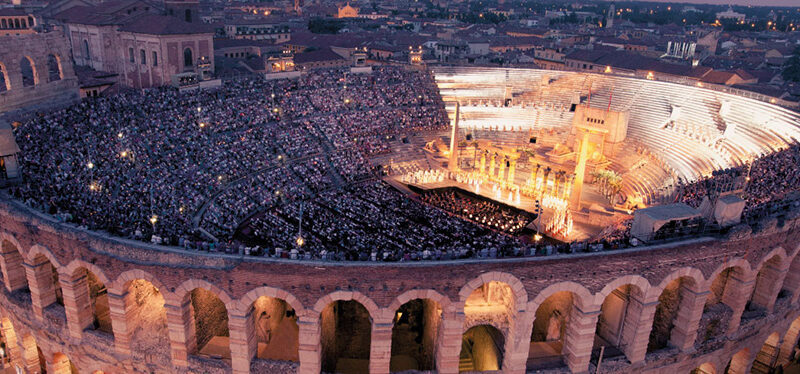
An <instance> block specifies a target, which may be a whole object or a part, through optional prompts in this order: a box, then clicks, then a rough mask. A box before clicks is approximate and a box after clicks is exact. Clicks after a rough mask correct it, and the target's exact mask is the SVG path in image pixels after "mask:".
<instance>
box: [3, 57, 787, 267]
mask: <svg viewBox="0 0 800 374" xmlns="http://www.w3.org/2000/svg"><path fill="white" fill-rule="evenodd" d="M447 126H448V119H447V114H446V111H445V109H444V104H443V103H442V101H441V98H440V96H439V94H438V89H437V87H436V85H435V83H434V81H433V77H432V76H431V75H430V74H429V73H425V72H417V71H413V72H412V71H407V70H405V69H403V68H399V67H380V68H376V69H375V70H374V71H373V72H372V73H368V74H350V73H349V72H348V70H344V69H327V70H314V71H310V72H307V73H305V74H304V75H303V76H302V77H301V78H300V79H298V80H277V81H265V80H263V79H260V78H243V79H238V80H234V81H229V82H226V83H225V84H224V85H223V86H222V87H220V88H218V89H213V90H207V91H194V92H191V93H181V92H179V91H178V90H176V89H173V88H166V87H165V88H155V89H149V90H145V91H133V90H131V91H125V92H121V93H119V94H117V95H114V96H112V97H100V98H90V99H87V100H84V101H82V102H81V103H79V104H76V105H74V106H71V107H68V108H65V109H61V110H57V111H54V112H50V113H46V114H39V115H37V116H35V117H34V118H32V119H31V120H29V121H27V122H26V123H24V124H22V125H20V126H18V127H17V128H15V130H14V131H15V135H16V138H17V142H18V144H19V146H20V149H21V156H20V159H19V161H20V164H21V170H22V175H23V178H22V182H21V183H20V184H19V185H17V186H15V187H12V188H11V194H12V195H14V196H15V197H17V198H19V199H20V200H21V201H23V202H24V203H26V204H28V205H29V206H32V207H34V208H37V209H39V210H41V211H43V212H45V213H48V214H50V215H53V216H54V217H57V218H59V219H61V220H63V221H66V222H71V223H75V224H77V225H79V226H81V227H84V228H88V229H92V230H101V231H107V232H109V233H111V234H113V235H118V236H123V237H128V238H132V239H138V240H144V241H151V242H154V243H159V244H167V245H177V246H181V247H184V248H187V249H193V250H211V251H224V252H229V253H239V254H247V255H254V256H268V257H284V258H297V259H318V260H320V259H321V260H361V261H413V260H433V259H460V258H486V257H492V258H494V257H508V256H525V255H532V254H535V253H547V254H549V253H553V252H573V251H576V250H602V249H614V248H621V247H626V246H631V245H637V244H638V243H637V242H636V240H635V239H631V238H630V221H626V222H621V223H620V224H618V225H615V226H614V227H613V228H610V229H608V230H604V231H603V233H601V234H600V235H598V236H597V237H596V238H594V239H593V240H591V241H589V242H582V243H561V244H553V243H551V242H547V241H542V242H532V241H528V240H524V239H520V238H518V237H515V236H513V235H511V234H517V233H519V232H520V231H521V230H522V229H523V228H524V227H525V226H527V224H528V223H530V221H531V217H530V216H528V215H526V214H522V213H518V212H516V211H513V210H510V209H508V208H505V207H503V206H501V205H499V204H496V203H493V202H487V201H483V200H479V199H476V198H470V197H467V196H464V195H462V194H457V193H455V192H453V191H439V192H431V193H426V194H422V195H420V198H419V200H417V199H413V198H410V197H408V196H406V195H404V194H402V193H400V192H399V191H397V190H395V189H394V188H392V187H391V186H389V185H388V184H387V183H385V182H382V181H379V180H377V178H376V177H378V176H379V175H380V170H381V169H380V168H379V167H374V166H372V165H370V163H369V158H370V157H371V156H375V155H378V154H381V153H385V152H388V151H389V149H390V147H391V146H392V142H400V141H401V140H400V139H402V138H404V137H406V136H407V135H409V134H414V133H416V132H424V131H439V130H443V129H446V128H447ZM798 163H800V146H798V145H797V144H794V145H791V146H790V147H788V148H787V149H783V150H780V151H778V152H775V153H772V154H768V155H765V156H762V157H760V158H758V159H757V160H755V161H754V162H753V163H752V165H751V166H742V167H738V168H732V169H728V170H723V171H718V172H715V173H714V175H712V176H710V177H708V178H704V179H702V180H699V181H696V182H693V183H689V184H684V185H682V186H681V189H680V191H679V193H680V194H679V196H678V200H679V201H683V202H686V203H687V204H689V205H692V206H695V207H697V206H699V205H700V204H701V202H702V201H703V198H704V197H705V196H709V195H711V196H714V195H715V194H719V193H721V192H724V191H730V190H735V189H737V188H742V186H746V187H744V188H745V189H744V192H745V193H744V196H745V198H746V200H747V205H746V208H745V209H746V213H745V214H746V215H750V216H752V215H758V214H763V212H764V211H765V209H764V207H765V206H767V205H768V204H770V202H772V201H775V200H776V199H783V198H785V197H786V196H787V195H788V194H790V193H792V192H796V191H798V190H800V183H799V182H800V168H798V167H797V165H798Z"/></svg>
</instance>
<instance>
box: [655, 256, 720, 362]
mask: <svg viewBox="0 0 800 374" xmlns="http://www.w3.org/2000/svg"><path fill="white" fill-rule="evenodd" d="M705 284H706V282H705V278H704V277H703V274H702V272H700V270H698V269H695V268H689V267H686V268H681V269H678V270H676V271H674V272H672V273H671V274H670V275H668V276H667V277H666V278H665V279H664V280H663V281H662V282H661V283H660V284H659V285H658V286H657V287H654V293H655V292H657V293H658V294H659V296H658V304H657V305H656V310H655V314H654V316H653V326H652V328H651V330H650V337H649V339H648V340H649V341H648V345H647V351H648V352H652V351H655V350H659V349H663V348H667V347H669V346H672V347H677V348H681V349H682V348H684V347H685V346H688V345H690V344H691V343H693V342H694V341H693V339H694V336H690V334H691V332H690V331H691V330H692V327H691V326H690V325H691V324H692V319H693V318H692V316H693V315H696V314H698V313H699V314H702V311H701V310H697V311H694V310H693V309H694V308H698V309H699V308H700V306H699V305H697V301H698V300H699V297H702V296H699V295H701V293H702V292H703V289H705ZM689 340H692V341H691V342H689Z"/></svg>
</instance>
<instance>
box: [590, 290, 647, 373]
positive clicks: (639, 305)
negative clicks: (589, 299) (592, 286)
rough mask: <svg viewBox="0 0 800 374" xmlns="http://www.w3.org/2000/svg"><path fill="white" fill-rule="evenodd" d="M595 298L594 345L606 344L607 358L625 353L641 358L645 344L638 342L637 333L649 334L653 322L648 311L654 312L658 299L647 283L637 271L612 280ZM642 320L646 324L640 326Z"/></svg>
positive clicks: (636, 359)
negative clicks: (645, 326)
mask: <svg viewBox="0 0 800 374" xmlns="http://www.w3.org/2000/svg"><path fill="white" fill-rule="evenodd" d="M595 298H596V300H597V301H599V303H598V304H599V305H600V314H599V315H598V318H597V327H596V330H595V339H594V348H593V349H594V350H600V349H601V347H603V346H604V347H606V348H605V352H604V357H608V358H613V357H615V356H621V355H623V354H624V355H625V357H626V358H627V359H628V360H629V361H630V362H638V361H639V360H641V359H643V358H644V353H645V352H646V348H647V347H646V345H645V344H643V342H640V339H641V336H640V335H639V334H643V333H644V332H647V333H648V334H649V327H650V325H651V323H652V322H651V320H649V319H648V318H649V317H650V318H651V317H652V315H650V314H649V313H652V312H654V309H655V304H654V303H655V300H656V299H657V296H654V294H653V292H652V290H651V288H650V283H649V282H648V281H647V280H646V279H644V278H642V277H640V276H638V275H626V276H623V277H620V278H617V279H615V280H613V281H611V282H610V283H609V284H608V285H607V286H606V287H604V288H603V290H601V291H600V292H598V293H597V294H596V295H595ZM601 298H602V299H601ZM601 300H602V301H601ZM641 324H647V327H648V328H647V329H645V328H642V326H641ZM646 336H647V335H645V337H646Z"/></svg>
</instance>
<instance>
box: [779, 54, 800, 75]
mask: <svg viewBox="0 0 800 374" xmlns="http://www.w3.org/2000/svg"><path fill="white" fill-rule="evenodd" d="M783 79H784V80H786V81H790V82H800V47H797V48H796V49H795V50H794V53H793V54H792V57H791V58H789V61H787V62H786V68H785V69H783Z"/></svg>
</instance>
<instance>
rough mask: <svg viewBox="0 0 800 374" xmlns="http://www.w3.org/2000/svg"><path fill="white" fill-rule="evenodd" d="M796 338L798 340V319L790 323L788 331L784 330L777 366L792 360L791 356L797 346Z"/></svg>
mask: <svg viewBox="0 0 800 374" xmlns="http://www.w3.org/2000/svg"><path fill="white" fill-rule="evenodd" d="M798 338H800V318H797V319H795V320H794V321H792V324H791V325H789V329H788V330H786V334H785V335H783V342H782V343H781V349H780V350H779V353H778V364H779V365H785V364H787V363H788V362H789V360H790V359H792V354H794V353H795V352H794V351H795V347H797V344H798Z"/></svg>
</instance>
